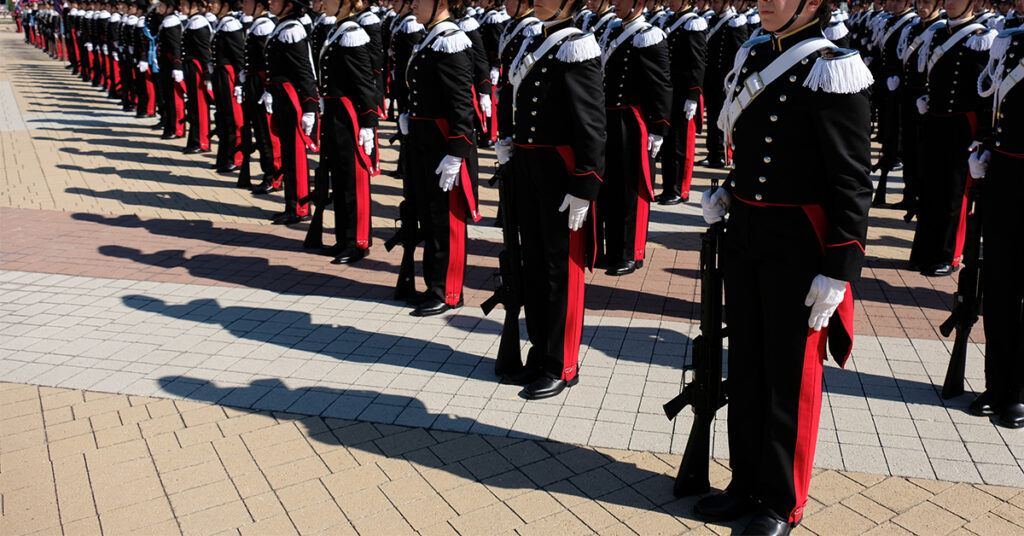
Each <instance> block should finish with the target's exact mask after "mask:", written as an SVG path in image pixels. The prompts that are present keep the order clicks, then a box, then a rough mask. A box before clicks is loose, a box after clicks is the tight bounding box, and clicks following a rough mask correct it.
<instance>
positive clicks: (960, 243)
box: [952, 112, 978, 268]
mask: <svg viewBox="0 0 1024 536" xmlns="http://www.w3.org/2000/svg"><path fill="white" fill-rule="evenodd" d="M966 115H967V123H968V124H970V125H971V139H972V140H973V139H974V135H975V134H977V132H978V115H977V114H976V113H974V112H967V114H966ZM973 185H974V178H973V177H971V172H970V171H969V170H968V172H967V186H966V187H965V188H964V195H963V199H961V200H960V220H959V221H958V222H957V224H956V242H954V245H953V263H952V266H953V267H954V268H956V267H957V266H959V265H960V261H962V260H963V258H964V242H965V241H966V240H967V192H969V191H970V189H971V186H973Z"/></svg>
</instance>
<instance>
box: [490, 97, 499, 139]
mask: <svg viewBox="0 0 1024 536" xmlns="http://www.w3.org/2000/svg"><path fill="white" fill-rule="evenodd" d="M497 106H498V90H497V89H496V88H495V87H494V86H493V85H492V86H491V117H490V118H488V119H489V121H490V125H491V142H496V141H498V110H497Z"/></svg>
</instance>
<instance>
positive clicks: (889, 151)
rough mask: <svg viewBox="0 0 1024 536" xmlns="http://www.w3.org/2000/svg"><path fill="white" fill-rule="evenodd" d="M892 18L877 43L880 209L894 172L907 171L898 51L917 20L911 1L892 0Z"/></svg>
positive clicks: (877, 197) (882, 27) (876, 201)
mask: <svg viewBox="0 0 1024 536" xmlns="http://www.w3.org/2000/svg"><path fill="white" fill-rule="evenodd" d="M886 6H887V8H888V10H889V13H890V15H891V17H889V18H888V19H886V20H885V22H884V23H883V24H881V25H880V28H879V32H878V39H877V41H876V45H877V48H876V53H877V56H876V57H875V63H874V65H875V67H876V70H875V73H876V81H875V94H874V99H875V101H876V103H877V104H878V110H879V116H878V130H879V141H880V142H881V145H882V148H881V154H880V155H879V157H878V162H877V163H876V164H875V166H874V169H877V170H879V172H880V174H881V175H880V177H879V179H878V188H877V190H876V192H875V199H874V201H873V202H872V204H873V205H874V206H876V207H881V206H886V205H887V204H886V202H885V191H886V182H887V181H886V179H887V177H888V176H889V172H890V171H895V170H899V169H902V168H903V164H902V162H901V155H902V153H903V150H902V147H901V143H900V141H901V139H902V138H901V136H900V101H901V99H900V96H901V93H902V91H901V90H900V87H899V86H900V72H901V71H902V68H903V63H902V62H901V61H900V57H899V53H898V52H897V48H898V46H899V42H900V35H901V33H902V32H903V29H904V28H905V27H906V26H907V25H908V24H910V22H911V21H912V20H913V19H914V10H913V8H912V7H911V1H910V0H889V2H888V3H887V4H886Z"/></svg>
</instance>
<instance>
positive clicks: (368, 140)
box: [359, 128, 376, 156]
mask: <svg viewBox="0 0 1024 536" xmlns="http://www.w3.org/2000/svg"><path fill="white" fill-rule="evenodd" d="M375 137H376V136H374V133H373V129H372V128H361V129H359V145H361V146H362V147H363V152H364V153H366V155H367V156H370V155H372V154H373V145H374V143H373V142H374V138H375Z"/></svg>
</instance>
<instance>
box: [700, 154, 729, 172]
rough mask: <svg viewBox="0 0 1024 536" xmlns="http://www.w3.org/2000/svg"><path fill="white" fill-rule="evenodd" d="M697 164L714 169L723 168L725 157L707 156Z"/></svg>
mask: <svg viewBox="0 0 1024 536" xmlns="http://www.w3.org/2000/svg"><path fill="white" fill-rule="evenodd" d="M697 165H698V166H704V167H709V168H716V169H717V168H724V167H725V158H722V157H721V156H715V157H711V156H709V157H707V158H705V159H704V160H700V161H698V162H697Z"/></svg>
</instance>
